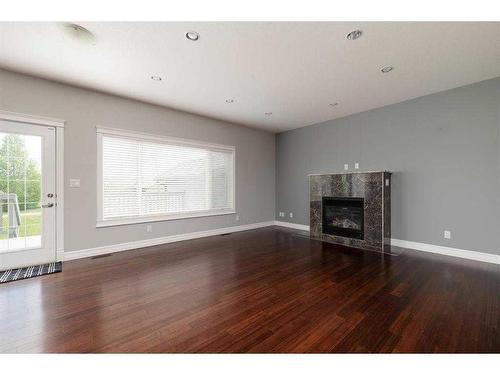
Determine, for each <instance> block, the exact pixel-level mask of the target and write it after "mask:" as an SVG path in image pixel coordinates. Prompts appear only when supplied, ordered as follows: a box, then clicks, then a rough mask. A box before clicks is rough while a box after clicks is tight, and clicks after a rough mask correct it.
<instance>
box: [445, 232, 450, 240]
mask: <svg viewBox="0 0 500 375" xmlns="http://www.w3.org/2000/svg"><path fill="white" fill-rule="evenodd" d="M444 238H446V239H447V240H450V239H451V231H449V230H445V231H444Z"/></svg>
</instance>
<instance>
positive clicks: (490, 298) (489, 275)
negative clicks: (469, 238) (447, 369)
mask: <svg viewBox="0 0 500 375" xmlns="http://www.w3.org/2000/svg"><path fill="white" fill-rule="evenodd" d="M499 311H500V269H499V267H498V265H493V264H487V263H479V262H473V261H467V260H461V259H455V258H449V257H443V256H439V255H434V254H425V253H419V252H415V251H411V250H405V251H403V253H402V254H400V255H398V256H381V255H379V254H376V253H372V252H366V251H361V250H356V249H349V248H345V247H341V246H336V245H332V244H324V243H321V242H318V241H314V240H309V239H308V238H307V237H304V236H302V235H299V234H298V233H297V232H295V231H292V230H287V229H282V228H274V227H271V228H265V229H259V230H253V231H247V232H240V233H234V234H232V235H230V236H216V237H209V238H204V239H198V240H192V241H185V242H178V243H172V244H167V245H161V246H156V247H152V248H147V249H137V250H132V251H127V252H123V253H117V254H113V255H112V256H108V257H102V258H96V259H91V258H87V259H81V260H77V261H71V262H66V263H65V264H64V271H63V272H62V273H59V274H53V275H47V276H44V277H40V278H35V279H27V280H21V281H16V282H13V283H9V284H3V285H0V338H1V339H0V351H1V352H56V353H57V352H83V353H86V352H97V353H108V352H121V353H128V352H151V353H162V352H163V353H165V352H168V353H172V352H192V353H195V352H202V353H221V352H229V353H231V352H233V353H234V352H253V353H276V352H279V353H284V352H294V353H322V352H341V353H345V352H353V353H354V352H369V353H377V352H383V353H388V352H425V353H433V352H500V331H499V327H500V312H499Z"/></svg>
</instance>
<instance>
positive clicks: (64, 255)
mask: <svg viewBox="0 0 500 375" xmlns="http://www.w3.org/2000/svg"><path fill="white" fill-rule="evenodd" d="M272 225H277V226H281V227H286V228H292V229H298V230H303V231H309V226H308V225H303V224H295V223H287V222H285V221H264V222H260V223H254V224H247V225H238V226H234V227H226V228H218V229H211V230H206V231H201V232H192V233H184V234H176V235H172V236H165V237H158V238H152V239H147V240H140V241H132V242H126V243H121V244H116V245H108V246H101V247H94V248H91V249H84V250H76V251H66V252H58V253H57V259H58V260H65V261H66V260H73V259H80V258H87V257H93V256H97V255H104V254H110V253H116V252H119V251H126V250H133V249H138V248H141V247H148V246H155V245H162V244H166V243H171V242H178V241H186V240H193V239H196V238H203V237H210V236H217V235H221V234H226V233H233V232H241V231H245V230H252V229H258V228H264V227H269V226H272ZM391 244H392V245H394V246H399V247H403V248H406V249H412V250H418V251H425V252H428V253H435V254H441V255H447V256H452V257H457V258H463V259H470V260H476V261H479V262H487V263H494V264H500V255H495V254H489V253H481V252H477V251H470V250H463V249H457V248H453V247H446V246H438V245H431V244H426V243H421V242H413V241H405V240H398V239H396V238H393V239H391Z"/></svg>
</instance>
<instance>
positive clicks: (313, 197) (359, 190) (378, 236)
mask: <svg viewBox="0 0 500 375" xmlns="http://www.w3.org/2000/svg"><path fill="white" fill-rule="evenodd" d="M309 195H310V235H311V237H312V238H315V239H319V240H321V241H325V242H331V243H336V244H341V245H345V246H350V247H356V248H360V249H364V250H372V251H377V252H381V253H390V252H391V246H390V238H391V173H390V172H359V173H339V174H336V173H333V174H317V175H310V176H309ZM323 197H339V198H363V199H364V238H363V239H355V238H348V237H340V236H335V235H331V234H326V233H323V232H322V207H321V205H322V198H323Z"/></svg>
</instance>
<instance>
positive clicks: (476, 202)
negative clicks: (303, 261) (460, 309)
mask: <svg viewBox="0 0 500 375" xmlns="http://www.w3.org/2000/svg"><path fill="white" fill-rule="evenodd" d="M340 105H342V104H340ZM333 110H334V109H333ZM499 132H500V78H496V79H493V80H488V81H483V82H479V83H476V84H473V85H469V86H465V87H461V88H457V89H453V90H449V91H445V92H441V93H437V94H433V95H428V96H424V97H420V98H417V99H413V100H410V101H406V102H402V103H398V104H394V105H390V106H387V107H383V108H378V109H374V110H371V111H367V112H363V113H358V114H355V115H351V116H348V117H345V118H341V119H336V120H332V121H327V122H324V123H321V124H316V125H312V126H308V127H304V128H300V129H295V130H291V131H287V132H283V133H280V134H278V135H277V138H276V170H277V175H276V211H277V212H276V220H281V221H289V222H293V223H298V224H305V225H309V196H308V177H307V176H308V174H313V173H326V172H342V171H343V165H344V164H346V163H348V164H349V171H350V172H352V171H354V163H355V162H359V164H360V171H377V170H388V171H392V172H393V173H394V174H393V175H392V202H391V205H392V210H391V211H392V238H397V239H401V240H406V241H415V242H422V243H427V244H433V245H441V246H449V247H454V248H459V249H464V250H472V251H480V252H486V253H493V254H500V234H499V232H500V141H499ZM279 211H284V212H285V218H282V217H279V216H278V212H279ZM290 212H292V213H293V218H290V217H289V213H290ZM444 230H451V232H452V238H451V239H449V240H448V239H444V237H443V231H444Z"/></svg>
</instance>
